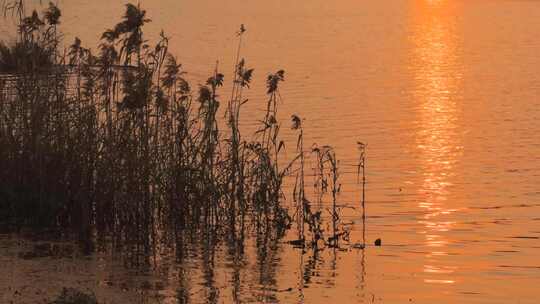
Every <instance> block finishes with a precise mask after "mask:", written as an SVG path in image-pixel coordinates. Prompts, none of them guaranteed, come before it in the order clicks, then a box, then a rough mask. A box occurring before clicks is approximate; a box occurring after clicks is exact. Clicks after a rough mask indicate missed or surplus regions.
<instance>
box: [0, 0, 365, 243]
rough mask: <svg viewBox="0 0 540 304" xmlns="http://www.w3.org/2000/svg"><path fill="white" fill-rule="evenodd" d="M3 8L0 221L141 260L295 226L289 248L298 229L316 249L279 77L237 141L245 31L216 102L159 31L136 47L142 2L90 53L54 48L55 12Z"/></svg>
mask: <svg viewBox="0 0 540 304" xmlns="http://www.w3.org/2000/svg"><path fill="white" fill-rule="evenodd" d="M9 4H10V5H5V7H4V10H5V11H7V12H11V13H12V14H13V15H14V16H15V17H16V18H17V17H18V20H19V35H18V40H17V41H16V42H13V43H11V44H10V43H6V42H2V43H1V44H0V73H1V74H0V75H1V76H0V94H1V95H0V101H1V102H0V168H2V170H0V204H1V206H0V221H2V222H4V223H7V224H8V225H9V226H10V227H22V226H33V227H60V228H66V230H72V231H76V232H77V235H78V236H79V237H80V239H81V241H82V242H83V244H85V246H86V248H87V249H88V250H92V246H93V242H92V240H95V239H97V240H112V241H113V242H115V243H117V244H125V243H128V244H134V245H135V246H137V248H138V250H139V251H140V252H143V253H150V252H152V250H153V249H155V247H156V246H157V245H158V244H161V243H162V242H169V243H172V244H177V245H181V244H183V242H184V240H183V238H184V237H185V235H186V234H190V235H194V234H195V233H196V232H197V233H199V232H201V231H202V232H204V231H206V232H214V233H215V232H219V233H223V235H227V236H230V237H232V238H233V239H235V240H239V241H242V240H243V239H244V237H245V234H246V233H250V232H254V233H258V234H261V233H262V234H265V235H270V236H271V238H279V237H281V236H282V235H283V234H284V232H285V230H286V229H288V228H289V227H291V225H292V223H293V222H295V220H296V222H297V223H298V227H299V229H298V231H299V238H298V241H297V244H300V245H302V246H303V245H304V241H305V239H306V234H308V233H309V234H310V235H312V236H313V242H312V244H317V242H318V241H319V240H323V241H324V237H323V232H322V230H321V228H320V221H321V214H320V212H319V213H313V212H312V211H311V209H310V202H309V200H307V199H306V197H305V191H304V187H305V181H304V171H305V169H304V163H305V157H306V156H307V155H306V153H305V151H304V147H303V129H302V125H301V120H300V118H299V117H297V116H294V117H293V128H294V129H296V130H298V131H299V132H300V133H299V141H298V146H297V151H298V155H297V156H296V157H294V158H293V159H292V160H290V161H283V160H282V159H281V154H282V152H283V149H284V142H283V141H282V140H281V138H280V126H281V124H280V123H279V119H278V105H279V103H280V94H279V86H280V84H281V83H282V82H283V81H284V80H285V72H284V71H282V70H279V71H277V72H275V73H271V74H269V75H268V77H267V83H266V84H267V92H266V93H267V99H266V101H265V102H266V107H265V108H266V111H265V113H264V114H263V115H262V117H261V119H260V121H261V124H260V127H259V128H258V130H257V132H256V133H255V134H254V135H252V136H251V135H250V136H249V137H244V136H242V133H241V130H240V128H239V122H240V120H241V113H242V110H241V109H242V106H243V105H244V104H245V103H246V102H247V100H246V99H245V97H244V92H245V90H248V89H249V85H250V81H251V77H252V74H253V69H251V68H248V66H247V63H246V61H245V60H244V59H242V58H241V54H240V49H241V44H242V36H243V35H244V32H245V31H246V29H245V27H244V26H243V25H242V26H241V28H240V30H239V32H238V40H239V41H238V43H239V45H238V54H237V58H236V68H235V73H234V75H233V76H232V80H231V85H232V90H231V95H230V97H229V98H228V99H226V98H225V97H224V96H223V95H222V94H221V91H222V87H223V86H224V85H225V76H224V75H223V74H221V73H220V71H219V67H218V66H217V67H216V68H215V72H214V73H213V74H212V75H209V77H208V80H207V81H206V83H205V84H203V85H201V86H199V87H196V88H193V87H192V86H191V85H190V84H189V83H188V82H187V81H186V80H185V79H184V75H185V72H184V71H183V70H182V65H181V64H180V63H179V62H178V61H177V59H176V58H175V57H174V56H173V55H171V53H170V52H169V49H168V42H169V41H168V38H167V36H166V35H165V34H164V33H161V35H160V39H159V41H157V43H155V44H154V45H149V44H147V42H146V40H145V38H144V35H143V28H144V25H145V24H146V23H148V22H150V20H149V19H148V18H147V17H146V12H145V11H144V10H142V9H141V8H140V7H139V6H135V5H132V4H128V5H127V6H126V12H125V14H124V16H123V17H122V20H121V21H120V22H119V23H118V24H116V25H115V26H114V27H112V28H111V29H109V30H106V31H105V32H104V33H103V35H102V39H101V44H100V45H99V48H98V51H97V52H93V51H91V50H90V49H89V48H85V47H84V46H83V43H82V42H81V41H80V40H79V39H75V41H74V42H73V43H72V44H71V45H70V46H69V48H68V49H67V50H63V49H62V48H61V47H60V45H61V42H60V39H59V37H60V34H59V33H58V31H57V26H58V24H59V22H60V17H61V12H60V10H59V9H58V8H57V7H56V6H55V5H54V4H50V5H49V7H48V8H47V9H46V10H45V12H44V13H43V14H39V13H38V12H35V11H34V12H33V13H32V14H31V15H30V16H26V15H25V8H24V1H22V0H20V1H19V0H18V1H14V2H10V3H9ZM222 118H223V119H224V120H225V123H218V121H219V119H222ZM223 126H224V129H223V130H222V129H220V127H223ZM314 151H315V150H314ZM317 153H318V159H319V163H320V167H321V172H320V179H321V183H320V186H321V187H324V188H325V189H326V188H327V187H328V186H329V185H330V188H331V191H332V194H333V199H334V207H333V211H332V219H333V222H334V223H333V230H332V233H331V234H330V237H329V238H328V243H330V244H334V245H335V244H337V240H338V238H339V237H340V236H342V235H343V233H340V232H338V230H339V227H338V225H339V222H338V219H339V215H338V211H337V209H338V207H339V206H336V203H335V202H336V195H337V193H338V192H339V189H338V185H337V178H338V172H337V160H336V158H335V154H334V153H333V150H332V149H331V148H330V147H327V146H325V147H324V148H321V149H318V150H317ZM362 153H363V152H362ZM363 155H364V154H362V156H361V159H362V164H363V162H364V160H363V158H364V156H363ZM282 164H288V165H285V166H283V165H282ZM328 166H329V167H328ZM327 167H328V170H330V171H328V170H327ZM328 172H329V173H330V174H331V176H332V180H331V181H327V177H326V176H327V174H329V173H328ZM293 174H296V175H297V186H296V187H295V191H294V202H296V206H297V208H296V212H291V213H293V215H289V212H288V210H287V208H285V207H284V205H283V201H284V193H283V183H284V178H285V177H286V176H288V175H293ZM305 225H308V229H305V228H304V226H305ZM68 228H69V229H68Z"/></svg>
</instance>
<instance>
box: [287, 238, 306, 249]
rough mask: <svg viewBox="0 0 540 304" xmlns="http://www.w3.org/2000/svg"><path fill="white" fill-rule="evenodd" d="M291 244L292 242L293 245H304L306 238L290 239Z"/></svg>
mask: <svg viewBox="0 0 540 304" xmlns="http://www.w3.org/2000/svg"><path fill="white" fill-rule="evenodd" d="M289 244H291V245H293V246H295V247H304V245H305V240H304V239H299V240H294V241H289Z"/></svg>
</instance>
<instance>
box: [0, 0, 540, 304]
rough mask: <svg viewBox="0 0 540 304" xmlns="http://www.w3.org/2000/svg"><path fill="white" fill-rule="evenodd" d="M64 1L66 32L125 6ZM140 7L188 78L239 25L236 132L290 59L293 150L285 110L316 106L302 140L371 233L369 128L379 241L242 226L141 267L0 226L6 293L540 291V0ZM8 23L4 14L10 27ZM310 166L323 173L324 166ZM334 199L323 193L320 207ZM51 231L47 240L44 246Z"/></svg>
mask: <svg viewBox="0 0 540 304" xmlns="http://www.w3.org/2000/svg"><path fill="white" fill-rule="evenodd" d="M59 5H60V6H61V8H62V12H63V19H62V24H61V26H60V29H61V30H62V32H63V33H64V41H65V42H66V43H68V42H71V41H72V40H73V38H74V37H75V36H78V37H80V38H81V39H82V41H83V42H84V43H85V44H86V45H87V46H94V45H95V46H97V45H98V43H99V38H100V33H101V32H102V31H103V30H104V29H105V28H108V27H110V26H111V25H112V24H114V23H115V22H116V20H117V19H118V16H119V15H120V14H121V13H122V11H123V9H124V8H123V5H124V3H123V2H114V1H103V0H96V1H82V0H69V1H67V0H64V1H60V3H59ZM141 5H142V6H143V7H144V8H145V9H146V10H147V14H148V17H149V18H151V19H152V22H151V23H149V24H148V25H147V26H146V28H145V35H147V36H146V37H148V38H149V39H155V38H157V35H156V34H158V33H159V31H160V30H161V29H164V30H165V32H166V34H167V35H168V36H170V38H171V41H170V50H171V51H172V52H174V54H175V55H177V56H178V59H179V61H180V62H181V63H182V64H183V68H184V69H185V70H186V71H187V72H188V74H187V78H188V79H190V80H191V81H192V82H193V83H194V84H196V83H203V82H204V81H205V79H206V78H207V77H208V75H210V74H212V72H213V70H214V68H215V61H216V60H218V61H219V66H220V67H221V70H223V71H224V72H225V74H226V75H227V74H228V73H226V72H227V71H229V70H230V71H231V72H232V71H233V69H234V58H235V54H236V47H237V37H236V34H235V32H236V31H237V29H238V25H239V24H245V25H246V27H247V29H248V31H247V32H246V35H245V36H244V39H245V40H244V42H243V43H244V44H243V46H242V56H243V57H245V58H247V60H249V62H250V65H251V66H253V67H254V68H255V72H254V78H253V81H252V87H251V89H250V91H249V92H246V93H245V94H246V98H249V101H248V103H246V105H245V106H244V107H243V109H242V115H243V118H244V119H242V122H241V123H242V125H241V128H242V130H243V131H244V133H243V136H248V134H250V133H252V132H253V131H254V130H255V124H256V123H257V119H259V117H260V116H261V115H262V114H261V113H262V112H263V110H264V107H265V100H266V97H265V96H264V93H265V79H266V76H267V73H268V72H270V71H276V70H278V69H284V70H286V73H287V74H286V82H285V83H284V84H283V85H282V86H281V88H280V90H281V91H280V93H281V96H282V98H283V103H282V104H281V105H280V117H282V118H285V122H284V123H283V131H282V132H283V133H282V134H284V136H285V137H286V139H287V142H288V144H287V147H286V153H285V154H286V155H287V156H288V158H292V157H293V156H294V154H295V152H294V147H295V143H296V133H294V132H293V131H291V130H289V128H288V123H289V122H288V118H289V117H290V116H291V115H292V114H299V115H301V116H302V118H303V119H305V121H304V132H305V135H304V143H305V145H306V146H307V147H311V144H312V143H314V142H317V143H318V144H319V145H324V144H331V145H332V146H333V147H334V148H335V151H336V155H337V157H338V159H340V170H341V172H342V174H341V176H340V182H341V184H342V186H341V193H340V194H339V196H338V200H339V202H340V203H342V204H345V205H347V206H352V207H355V208H356V209H355V210H352V209H345V210H344V211H343V220H344V221H345V222H348V223H352V226H351V227H352V232H351V235H350V238H351V243H357V242H360V241H361V238H362V231H361V229H362V225H361V213H360V209H359V207H360V205H359V204H360V199H361V191H360V188H359V186H358V185H357V176H356V168H355V167H354V165H355V164H356V163H357V159H358V151H357V146H356V143H357V141H362V142H364V143H367V145H368V148H367V170H366V173H367V188H366V195H367V197H366V204H367V231H366V237H367V242H368V244H373V242H374V241H375V239H377V238H381V239H382V246H381V247H375V246H368V247H367V248H366V249H365V250H359V249H353V248H352V247H350V246H345V247H344V249H331V248H326V249H324V250H322V251H319V252H314V251H313V250H305V251H303V250H302V249H297V248H294V247H293V246H291V245H290V244H286V243H285V242H286V241H287V240H291V239H294V238H295V236H296V232H295V231H294V230H293V231H290V232H289V233H288V234H287V235H286V236H285V237H284V238H283V239H282V240H280V241H277V242H276V241H274V240H270V239H265V238H261V237H260V236H259V238H255V237H252V238H248V239H247V241H246V242H245V246H244V247H243V248H239V247H238V246H237V245H236V244H235V243H234V242H230V241H229V240H227V239H220V238H215V237H214V236H212V235H211V234H208V235H195V236H192V237H191V238H189V237H188V238H187V240H186V246H185V247H186V249H185V252H182V253H181V254H180V255H179V253H175V254H173V253H172V252H170V251H169V250H168V248H167V247H166V246H164V247H163V248H158V252H160V254H158V255H157V256H155V257H152V258H151V260H152V263H151V266H146V267H141V266H137V265H134V264H133V263H131V262H130V257H129V254H122V253H121V252H118V251H117V250H113V249H112V248H109V247H105V248H102V249H103V250H102V251H101V252H100V253H96V254H94V255H91V256H89V257H85V256H83V255H81V254H80V253H78V249H77V248H76V246H74V245H73V244H70V243H69V242H62V241H57V240H54V239H53V240H52V241H51V238H50V237H46V236H35V235H24V234H23V235H17V236H14V235H0V265H1V266H0V267H1V270H0V271H1V273H2V274H1V275H0V295H1V297H0V302H6V303H10V301H14V303H35V302H36V301H43V302H46V301H45V300H44V299H49V300H50V299H52V298H53V297H54V296H55V295H57V294H58V293H59V292H60V291H61V289H62V287H76V288H78V289H82V290H85V289H90V290H92V291H94V292H95V294H96V296H97V298H98V299H99V300H101V301H103V302H104V303H124V302H126V303H253V302H269V303H277V302H280V303H298V302H300V303H301V302H305V303H329V302H332V303H334V302H335V303H408V302H413V303H537V301H538V299H537V298H538V288H537V286H538V285H539V284H540V261H539V260H538V256H539V254H540V133H539V131H540V40H539V39H538V33H540V3H539V2H537V1H507V0H492V1H486V0H471V1H462V0H458V1H450V0H411V1H400V0H383V1H351V0H338V1H321V0H313V1H307V0H301V1H277V0H269V1H264V2H260V1H240V0H227V1H218V2H216V1H209V0H203V1H185V0H174V1H173V0H160V1H141ZM12 29H13V24H12V22H11V21H10V20H9V19H0V35H1V36H2V38H4V37H10V35H11V36H13V32H12ZM224 90H225V91H224V92H223V95H224V96H227V95H228V94H227V93H226V92H227V91H226V90H227V88H225V89H224ZM306 165H307V167H308V169H307V170H308V171H309V172H312V170H311V168H312V167H314V166H315V165H314V164H313V163H311V162H309V161H308V163H307V164H306ZM292 182H294V181H292ZM292 182H291V183H292ZM291 183H289V185H288V187H289V188H292V185H291ZM306 183H307V184H309V185H311V184H312V183H313V180H312V177H310V176H309V174H308V177H307V181H306ZM308 188H309V187H308ZM308 196H309V197H310V198H312V199H313V201H315V200H316V198H315V196H316V194H315V193H312V191H309V193H308ZM329 201H330V198H329V197H328V194H327V195H326V196H325V197H323V199H322V202H321V204H319V205H318V208H321V209H325V208H327V207H328V203H329ZM44 241H45V242H46V243H47V244H49V245H47V246H48V247H47V246H46V247H47V248H36V244H38V245H39V244H41V243H43V242H44ZM51 244H52V245H51ZM51 246H52V247H51ZM38 247H39V246H38ZM32 252H33V254H32ZM36 252H37V253H36Z"/></svg>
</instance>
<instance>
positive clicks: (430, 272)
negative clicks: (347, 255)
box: [411, 1, 462, 284]
mask: <svg viewBox="0 0 540 304" xmlns="http://www.w3.org/2000/svg"><path fill="white" fill-rule="evenodd" d="M428 4H429V5H427V6H420V7H419V8H420V9H419V10H417V11H416V13H417V15H416V18H418V19H419V22H418V27H417V31H415V32H414V33H413V35H412V38H411V39H412V40H413V42H414V45H415V49H413V57H414V58H415V59H414V64H415V65H418V64H419V63H420V66H421V67H420V68H419V69H417V70H416V71H417V74H416V75H415V81H416V86H417V88H416V92H417V94H416V95H415V99H416V103H417V105H418V107H417V111H418V115H419V117H420V118H419V121H420V123H419V124H420V127H419V128H418V130H417V134H416V141H417V142H416V149H417V152H418V155H420V162H421V163H420V167H421V170H422V171H421V174H422V175H423V181H422V185H421V186H420V187H419V189H418V191H419V193H418V198H419V202H418V206H419V208H421V209H422V210H425V213H424V214H423V216H422V217H421V218H420V219H419V223H421V224H422V225H424V229H423V230H421V231H419V233H420V234H423V235H424V236H425V244H426V246H427V248H429V250H432V251H431V252H428V253H427V254H426V256H425V258H426V261H425V264H424V269H423V272H424V273H425V274H426V278H425V279H424V282H425V283H428V284H432V283H435V284H454V283H455V280H454V279H453V278H452V273H453V272H454V271H455V268H453V267H449V266H446V265H445V264H444V263H445V261H444V257H445V256H446V252H445V250H446V247H447V246H448V245H449V243H450V242H451V240H450V239H449V238H448V237H447V235H448V233H447V232H449V231H450V230H451V229H452V227H453V225H454V222H453V221H447V220H444V219H440V217H441V215H442V216H446V215H448V214H451V213H453V212H457V210H455V209H453V208H452V207H451V204H452V202H448V193H449V192H450V191H452V190H451V187H452V185H453V184H452V177H453V176H454V175H455V174H456V173H455V172H454V164H455V163H456V162H458V161H459V158H460V155H461V149H462V144H461V141H460V137H459V134H458V131H457V130H459V129H460V123H461V122H460V120H459V113H458V107H457V106H456V103H457V102H459V101H458V100H457V97H458V96H459V94H460V84H461V83H460V80H461V77H462V76H461V74H462V71H461V70H460V68H461V66H460V63H459V60H460V51H461V48H460V46H459V41H458V40H457V39H456V37H455V24H454V22H453V17H448V15H450V16H453V14H448V8H447V6H445V5H444V4H443V2H442V1H428ZM446 14H448V15H446Z"/></svg>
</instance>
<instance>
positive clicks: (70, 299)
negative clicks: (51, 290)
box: [50, 288, 98, 304]
mask: <svg viewBox="0 0 540 304" xmlns="http://www.w3.org/2000/svg"><path fill="white" fill-rule="evenodd" d="M50 304H98V302H97V300H96V296H95V295H94V294H93V293H90V294H86V293H84V292H82V291H79V290H77V289H75V288H64V289H63V290H62V293H61V294H60V296H58V298H57V299H56V300H54V301H53V302H51V303H50Z"/></svg>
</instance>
